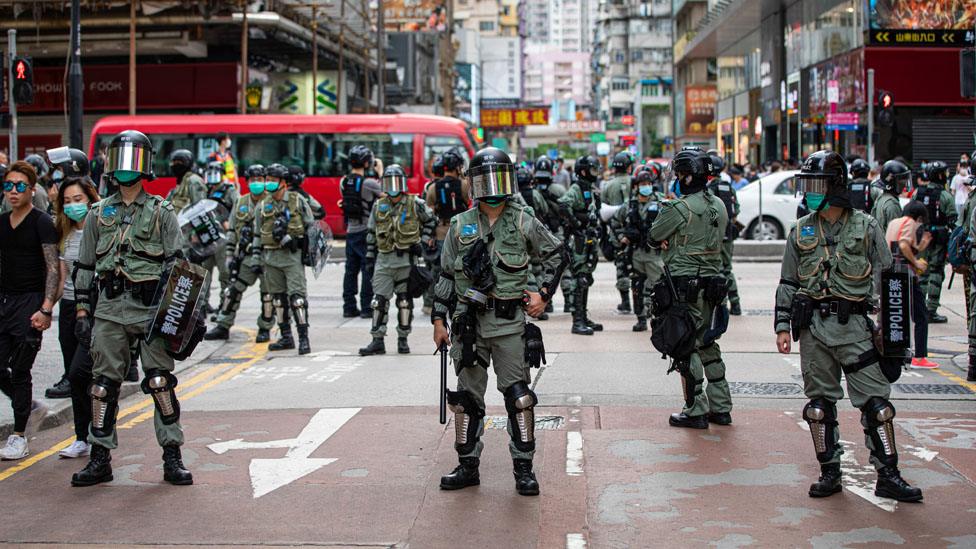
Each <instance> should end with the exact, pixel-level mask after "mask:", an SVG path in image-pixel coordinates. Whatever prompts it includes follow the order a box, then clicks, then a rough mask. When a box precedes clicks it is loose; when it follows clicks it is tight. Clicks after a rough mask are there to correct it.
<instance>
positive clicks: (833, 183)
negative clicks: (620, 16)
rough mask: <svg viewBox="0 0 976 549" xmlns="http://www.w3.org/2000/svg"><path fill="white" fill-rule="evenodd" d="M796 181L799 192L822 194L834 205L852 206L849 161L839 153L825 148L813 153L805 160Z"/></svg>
mask: <svg viewBox="0 0 976 549" xmlns="http://www.w3.org/2000/svg"><path fill="white" fill-rule="evenodd" d="M796 181H797V186H796V189H797V192H800V193H816V194H822V195H825V196H826V197H827V200H828V202H829V203H830V205H832V206H841V207H850V198H849V195H848V189H847V163H846V162H844V157H843V156H841V155H840V154H839V153H836V152H834V151H827V150H823V151H817V152H815V153H813V154H811V155H810V156H808V157H807V159H806V160H804V161H803V166H801V167H800V173H798V174H796ZM845 200H846V205H845V203H844V202H845Z"/></svg>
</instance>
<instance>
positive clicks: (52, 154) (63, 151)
mask: <svg viewBox="0 0 976 549" xmlns="http://www.w3.org/2000/svg"><path fill="white" fill-rule="evenodd" d="M47 159H48V160H50V161H51V165H52V166H57V165H58V164H64V163H66V162H71V152H70V151H69V150H68V147H58V148H56V149H48V150H47Z"/></svg>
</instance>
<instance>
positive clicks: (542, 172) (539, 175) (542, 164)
mask: <svg viewBox="0 0 976 549" xmlns="http://www.w3.org/2000/svg"><path fill="white" fill-rule="evenodd" d="M532 176H533V177H535V178H536V179H546V180H552V160H550V159H549V157H548V156H540V157H539V158H537V159H536V161H535V170H534V173H533V174H532Z"/></svg>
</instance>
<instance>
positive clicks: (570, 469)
mask: <svg viewBox="0 0 976 549" xmlns="http://www.w3.org/2000/svg"><path fill="white" fill-rule="evenodd" d="M566 474H567V475H569V476H571V477H578V476H580V475H582V474H583V433H581V432H579V431H567V432H566ZM584 547H585V544H584Z"/></svg>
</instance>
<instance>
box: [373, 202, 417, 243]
mask: <svg viewBox="0 0 976 549" xmlns="http://www.w3.org/2000/svg"><path fill="white" fill-rule="evenodd" d="M402 196H403V198H401V199H400V201H399V202H397V203H394V202H393V201H391V200H390V199H389V198H388V197H383V198H381V199H379V200H377V201H376V211H375V212H374V214H373V215H374V218H375V219H374V221H375V223H376V249H377V250H379V251H380V253H384V254H388V253H390V252H392V251H394V250H409V249H410V246H413V245H414V244H416V243H418V242H420V230H421V228H422V226H423V223H421V221H420V214H419V213H418V212H417V198H416V197H414V196H411V195H402Z"/></svg>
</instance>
